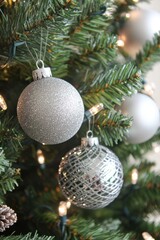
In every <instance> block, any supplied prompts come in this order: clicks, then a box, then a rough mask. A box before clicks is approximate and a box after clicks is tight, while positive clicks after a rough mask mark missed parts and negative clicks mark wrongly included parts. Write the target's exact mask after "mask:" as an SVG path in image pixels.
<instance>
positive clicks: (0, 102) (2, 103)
mask: <svg viewBox="0 0 160 240" xmlns="http://www.w3.org/2000/svg"><path fill="white" fill-rule="evenodd" d="M0 107H1V108H2V109H3V110H7V104H6V102H5V100H4V97H3V96H2V95H0Z"/></svg>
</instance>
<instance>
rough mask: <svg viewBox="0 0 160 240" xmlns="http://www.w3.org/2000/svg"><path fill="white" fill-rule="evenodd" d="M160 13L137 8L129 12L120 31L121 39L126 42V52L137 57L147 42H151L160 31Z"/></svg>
mask: <svg viewBox="0 0 160 240" xmlns="http://www.w3.org/2000/svg"><path fill="white" fill-rule="evenodd" d="M158 22H160V13H159V12H157V11H155V10H151V9H141V8H135V9H134V10H132V11H131V12H129V18H127V20H126V22H125V24H124V25H123V26H122V28H121V29H120V31H119V39H122V40H123V41H124V50H125V51H126V52H127V53H128V54H129V55H131V56H132V57H135V56H136V54H137V53H138V52H139V51H140V50H142V48H143V46H144V45H145V43H146V41H148V40H149V41H151V40H152V38H153V36H154V34H155V33H158V32H159V31H160V26H159V24H157V23H158Z"/></svg>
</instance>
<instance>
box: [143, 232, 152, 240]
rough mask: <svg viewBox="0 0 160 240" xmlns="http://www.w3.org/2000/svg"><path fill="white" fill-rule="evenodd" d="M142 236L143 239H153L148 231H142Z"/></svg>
mask: <svg viewBox="0 0 160 240" xmlns="http://www.w3.org/2000/svg"><path fill="white" fill-rule="evenodd" d="M142 237H143V239H144V240H155V238H153V237H152V236H151V235H150V234H149V233H148V232H143V233H142Z"/></svg>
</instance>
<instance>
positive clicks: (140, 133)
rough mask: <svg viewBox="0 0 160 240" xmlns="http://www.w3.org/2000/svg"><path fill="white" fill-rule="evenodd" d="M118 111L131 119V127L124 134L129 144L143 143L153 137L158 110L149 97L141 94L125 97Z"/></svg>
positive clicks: (157, 122) (157, 120)
mask: <svg viewBox="0 0 160 240" xmlns="http://www.w3.org/2000/svg"><path fill="white" fill-rule="evenodd" d="M120 110H121V112H122V114H124V115H125V116H129V117H132V118H133V123H132V126H131V128H130V129H129V130H128V132H127V134H126V139H127V141H128V142H129V143H132V144H139V143H143V142H145V141H147V140H149V139H150V138H151V137H153V136H154V134H155V133H156V131H157V130H158V127H159V122H160V113H159V108H158V106H157V104H156V103H155V101H154V100H153V99H152V98H151V97H149V96H147V95H145V94H142V93H137V94H134V95H132V96H131V97H126V99H125V101H124V102H123V103H122V105H121V107H120Z"/></svg>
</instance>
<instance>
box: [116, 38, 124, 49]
mask: <svg viewBox="0 0 160 240" xmlns="http://www.w3.org/2000/svg"><path fill="white" fill-rule="evenodd" d="M117 46H118V47H124V41H123V40H122V39H118V41H117Z"/></svg>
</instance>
